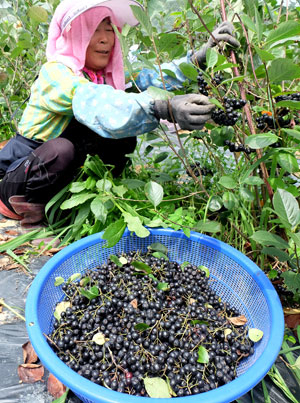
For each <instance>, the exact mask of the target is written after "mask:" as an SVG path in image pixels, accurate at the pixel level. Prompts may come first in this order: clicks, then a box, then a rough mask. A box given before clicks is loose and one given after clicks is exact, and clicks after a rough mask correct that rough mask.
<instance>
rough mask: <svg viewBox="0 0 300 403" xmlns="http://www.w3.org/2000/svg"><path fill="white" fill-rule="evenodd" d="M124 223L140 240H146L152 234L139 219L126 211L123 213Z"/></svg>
mask: <svg viewBox="0 0 300 403" xmlns="http://www.w3.org/2000/svg"><path fill="white" fill-rule="evenodd" d="M123 217H124V221H125V222H126V223H127V227H128V229H129V231H133V232H135V233H136V235H137V236H138V237H140V238H146V237H147V236H148V235H149V234H150V232H149V230H147V228H145V227H144V226H143V224H142V222H141V219H140V218H139V217H134V216H133V215H131V214H130V213H127V212H126V211H124V213H123Z"/></svg>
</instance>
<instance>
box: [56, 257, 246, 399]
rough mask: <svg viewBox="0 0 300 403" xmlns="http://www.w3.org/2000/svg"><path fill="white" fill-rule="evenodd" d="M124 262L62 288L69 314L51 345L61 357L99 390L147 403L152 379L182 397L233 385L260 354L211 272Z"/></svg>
mask: <svg viewBox="0 0 300 403" xmlns="http://www.w3.org/2000/svg"><path fill="white" fill-rule="evenodd" d="M115 257H116V256H115ZM117 258H118V259H120V261H122V264H121V265H119V264H116V263H114V261H115V259H112V257H111V259H109V260H108V261H107V263H104V264H102V265H101V267H99V268H97V269H94V270H87V271H86V273H85V274H84V275H83V276H82V277H81V278H80V279H79V281H78V282H71V283H66V284H64V285H63V286H62V289H63V291H64V292H65V294H66V298H65V301H67V302H69V305H70V306H69V307H68V308H67V309H65V311H63V312H62V313H61V318H60V320H57V319H56V320H55V322H54V330H53V332H52V333H51V334H50V335H49V337H48V340H49V344H50V345H51V347H52V348H53V350H54V351H55V352H56V354H57V355H58V357H59V358H60V359H61V360H62V361H63V362H65V363H66V364H67V365H68V366H69V367H70V368H72V369H73V370H74V371H76V372H78V373H79V374H80V375H82V376H84V377H85V378H87V379H90V380H91V381H93V382H95V383H97V384H99V385H103V386H106V387H108V388H110V389H112V390H116V391H119V392H123V393H128V394H133V395H137V396H148V394H147V391H146V386H145V383H144V381H145V379H147V378H148V379H149V377H150V378H153V377H160V378H161V379H164V380H166V381H168V382H169V385H170V387H171V390H172V392H173V393H172V394H173V395H174V396H178V397H179V396H186V395H193V394H197V393H201V392H206V391H209V390H211V389H215V388H217V387H219V386H221V385H224V384H226V383H229V382H230V381H231V380H233V379H234V378H235V377H236V367H237V365H238V363H239V361H240V360H241V359H242V358H243V357H247V356H249V355H251V354H253V353H254V348H253V342H252V341H251V340H250V339H249V338H248V335H247V329H246V327H245V324H241V323H239V324H234V323H235V320H233V318H234V319H237V317H238V316H239V315H240V314H239V312H238V311H237V310H236V309H235V308H234V307H231V306H230V305H229V304H226V303H223V302H222V301H221V299H220V297H219V296H218V295H217V294H216V293H215V291H213V289H212V288H211V287H210V285H209V278H208V277H207V275H206V272H205V271H204V270H200V269H199V268H198V267H197V266H195V265H192V264H188V265H186V266H185V267H181V266H180V265H179V264H177V263H175V262H170V261H169V260H167V259H164V258H158V257H154V256H153V255H152V254H150V252H148V253H146V254H141V253H140V252H130V253H128V254H122V256H121V255H118V257H117ZM112 260H113V261H112ZM139 265H142V266H139ZM145 266H146V267H147V270H146V269H145ZM143 270H144V271H143ZM95 289H98V292H96V293H95ZM91 290H93V292H94V293H95V294H94V297H93V298H89V297H88V295H89V294H88V293H89V292H90V293H91ZM200 347H201V352H203V349H204V350H205V352H206V358H205V360H203V358H201V359H200V353H199V350H200Z"/></svg>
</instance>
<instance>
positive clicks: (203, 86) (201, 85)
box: [197, 73, 208, 97]
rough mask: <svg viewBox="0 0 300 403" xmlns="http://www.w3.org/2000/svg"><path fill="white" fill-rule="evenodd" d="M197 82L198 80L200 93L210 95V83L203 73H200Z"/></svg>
mask: <svg viewBox="0 0 300 403" xmlns="http://www.w3.org/2000/svg"><path fill="white" fill-rule="evenodd" d="M197 82H198V90H199V93H200V94H202V95H205V96H206V97H207V96H208V91H207V90H208V85H207V82H206V81H205V79H204V78H203V74H202V73H199V74H198V77H197Z"/></svg>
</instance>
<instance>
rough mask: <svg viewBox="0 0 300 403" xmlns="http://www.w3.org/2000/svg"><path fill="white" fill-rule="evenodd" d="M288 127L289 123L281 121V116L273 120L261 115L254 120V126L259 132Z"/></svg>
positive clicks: (270, 116) (271, 117)
mask: <svg viewBox="0 0 300 403" xmlns="http://www.w3.org/2000/svg"><path fill="white" fill-rule="evenodd" d="M289 125H290V121H289V120H285V119H283V117H282V116H278V117H277V119H275V120H274V119H273V116H272V115H269V114H267V113H263V114H262V115H261V116H258V117H257V118H256V126H257V128H258V129H260V130H265V129H277V128H280V127H287V126H289Z"/></svg>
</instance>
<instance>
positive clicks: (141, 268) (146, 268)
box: [131, 260, 152, 274]
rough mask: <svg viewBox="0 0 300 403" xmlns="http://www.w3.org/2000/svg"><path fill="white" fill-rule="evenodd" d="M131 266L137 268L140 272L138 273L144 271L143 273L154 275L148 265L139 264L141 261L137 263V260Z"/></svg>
mask: <svg viewBox="0 0 300 403" xmlns="http://www.w3.org/2000/svg"><path fill="white" fill-rule="evenodd" d="M131 265H132V266H133V267H135V268H136V270H138V271H143V272H145V273H146V274H151V273H152V269H151V267H150V266H148V265H147V264H146V263H143V262H139V261H137V260H134V261H133V262H131Z"/></svg>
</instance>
